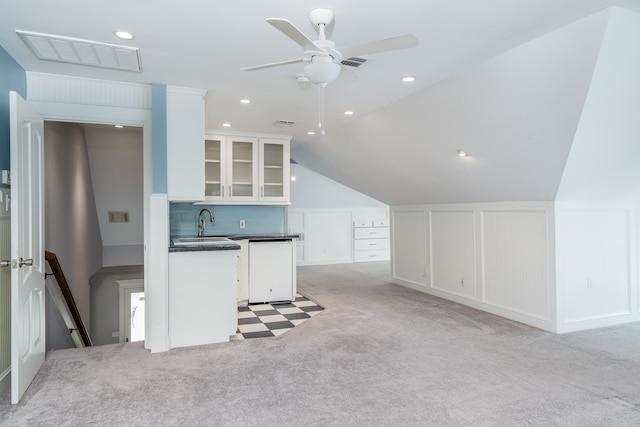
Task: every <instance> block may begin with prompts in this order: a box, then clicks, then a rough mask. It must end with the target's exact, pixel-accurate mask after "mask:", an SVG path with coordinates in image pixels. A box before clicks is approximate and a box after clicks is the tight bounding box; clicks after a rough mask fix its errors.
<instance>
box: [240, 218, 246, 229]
mask: <svg viewBox="0 0 640 427" xmlns="http://www.w3.org/2000/svg"><path fill="white" fill-rule="evenodd" d="M244 226H245V224H244V219H241V220H240V228H244Z"/></svg>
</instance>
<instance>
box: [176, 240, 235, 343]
mask: <svg viewBox="0 0 640 427" xmlns="http://www.w3.org/2000/svg"><path fill="white" fill-rule="evenodd" d="M237 280H238V267H237V254H236V251H233V250H225V251H196V252H170V253H169V339H170V342H171V344H170V345H171V348H175V347H187V346H193V345H203V344H212V343H217V342H226V341H229V337H230V336H232V335H235V333H236V328H237V323H238V318H237V316H238V315H237V303H236V296H237V285H236V284H237Z"/></svg>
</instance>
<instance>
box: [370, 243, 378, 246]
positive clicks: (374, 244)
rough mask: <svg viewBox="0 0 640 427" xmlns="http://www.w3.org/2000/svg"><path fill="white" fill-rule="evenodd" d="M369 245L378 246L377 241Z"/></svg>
mask: <svg viewBox="0 0 640 427" xmlns="http://www.w3.org/2000/svg"><path fill="white" fill-rule="evenodd" d="M369 246H378V244H377V243H369Z"/></svg>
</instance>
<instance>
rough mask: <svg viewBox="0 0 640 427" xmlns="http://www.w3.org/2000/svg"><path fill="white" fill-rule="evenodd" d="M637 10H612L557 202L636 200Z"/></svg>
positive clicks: (639, 144) (639, 152) (639, 171)
mask: <svg viewBox="0 0 640 427" xmlns="http://www.w3.org/2000/svg"><path fill="white" fill-rule="evenodd" d="M639 46H640V14H637V13H633V12H628V11H625V10H623V9H614V10H613V11H612V13H611V18H610V19H609V24H608V25H607V31H606V33H605V36H604V39H603V43H602V49H601V51H600V56H599V57H598V63H597V65H596V67H595V71H594V74H593V79H592V83H591V87H590V89H589V95H588V96H587V99H586V101H585V105H584V109H583V113H582V117H581V119H580V124H579V125H578V129H577V131H576V134H575V138H574V142H573V145H572V146H571V151H570V154H569V158H568V160H567V164H566V167H565V170H564V174H563V177H562V182H561V184H560V188H559V189H558V195H557V200H628V199H631V200H640V165H639V163H640V50H639V49H638V47H639Z"/></svg>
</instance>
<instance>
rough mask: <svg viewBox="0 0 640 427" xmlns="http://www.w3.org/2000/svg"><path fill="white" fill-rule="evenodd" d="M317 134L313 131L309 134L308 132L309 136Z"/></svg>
mask: <svg viewBox="0 0 640 427" xmlns="http://www.w3.org/2000/svg"><path fill="white" fill-rule="evenodd" d="M315 134H316V133H315V132H314V131H312V130H310V131H309V132H307V135H315Z"/></svg>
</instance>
